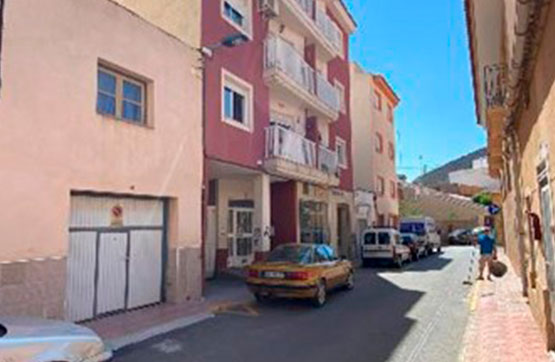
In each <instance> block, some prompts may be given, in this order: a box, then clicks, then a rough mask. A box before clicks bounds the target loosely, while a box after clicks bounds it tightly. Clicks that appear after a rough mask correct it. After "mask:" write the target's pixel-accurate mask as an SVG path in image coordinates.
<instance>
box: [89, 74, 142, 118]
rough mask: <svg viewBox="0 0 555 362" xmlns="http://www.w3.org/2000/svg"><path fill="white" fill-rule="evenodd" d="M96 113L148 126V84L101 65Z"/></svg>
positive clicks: (98, 75)
mask: <svg viewBox="0 0 555 362" xmlns="http://www.w3.org/2000/svg"><path fill="white" fill-rule="evenodd" d="M96 111H97V112H98V113H100V114H102V115H106V116H111V117H114V118H116V119H120V120H124V121H128V122H132V123H136V124H143V125H144V124H146V123H147V122H146V121H147V117H146V83H145V82H144V81H142V80H140V79H137V78H134V77H131V76H128V75H126V74H124V73H122V72H120V71H116V70H114V69H111V68H108V67H106V66H103V65H99V67H98V71H97V96H96Z"/></svg>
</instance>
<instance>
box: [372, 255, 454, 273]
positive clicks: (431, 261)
mask: <svg viewBox="0 0 555 362" xmlns="http://www.w3.org/2000/svg"><path fill="white" fill-rule="evenodd" d="M452 260H453V259H451V258H449V257H447V256H445V254H443V253H439V254H433V255H431V256H428V257H425V258H423V259H420V260H418V261H412V262H410V263H409V264H405V265H404V266H403V267H402V268H398V267H395V266H391V265H388V264H385V263H376V264H373V265H371V266H370V267H367V268H370V269H374V270H376V271H378V272H389V273H402V272H404V271H408V270H410V271H413V272H414V271H430V270H441V269H443V268H445V267H446V266H447V265H448V264H449V263H450V262H451V261H452ZM367 268H365V269H367Z"/></svg>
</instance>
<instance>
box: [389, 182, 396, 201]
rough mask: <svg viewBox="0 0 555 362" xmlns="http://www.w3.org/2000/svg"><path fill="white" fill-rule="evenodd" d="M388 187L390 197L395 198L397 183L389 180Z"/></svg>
mask: <svg viewBox="0 0 555 362" xmlns="http://www.w3.org/2000/svg"><path fill="white" fill-rule="evenodd" d="M389 188H390V194H391V198H392V199H395V198H397V183H396V182H395V181H393V180H391V181H389Z"/></svg>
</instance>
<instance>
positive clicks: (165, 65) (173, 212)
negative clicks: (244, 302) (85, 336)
mask: <svg viewBox="0 0 555 362" xmlns="http://www.w3.org/2000/svg"><path fill="white" fill-rule="evenodd" d="M2 3H3V1H0V4H2ZM136 3H138V2H136ZM194 3H195V2H194V1H190V2H189V7H190V8H194ZM144 4H146V2H144ZM150 4H152V2H150ZM0 9H2V6H0ZM1 13H2V12H1V11H0V14H1ZM196 16H197V18H198V19H197V20H195V18H194V17H191V19H187V24H188V26H190V27H191V28H192V29H195V27H196V28H197V29H198V30H197V31H196V32H195V31H190V32H185V33H184V36H182V37H181V38H178V37H175V36H171V35H169V34H168V30H167V29H164V30H162V29H161V28H159V27H156V26H154V25H153V24H152V23H150V22H147V21H145V20H143V18H141V17H139V16H137V14H135V13H133V12H131V11H130V10H128V9H126V8H124V7H122V6H121V5H119V4H116V3H115V2H113V1H108V0H79V1H74V0H49V1H36V0H17V1H7V2H5V4H4V5H3V27H0V28H1V29H2V30H1V32H0V41H1V54H0V58H1V59H2V62H1V64H0V76H1V82H2V83H1V88H0V149H1V150H2V151H1V152H0V201H1V202H2V203H3V204H4V205H9V207H6V208H4V209H3V210H2V211H1V217H0V228H1V229H2V239H1V240H0V314H25V315H35V316H44V317H54V318H65V319H69V320H75V321H82V320H88V319H93V318H96V317H98V316H102V315H105V314H107V313H112V312H116V311H125V310H128V309H133V308H137V307H141V306H145V305H151V304H157V303H161V302H181V301H185V300H187V299H191V298H198V297H200V294H201V280H202V278H201V273H202V272H201V262H200V260H201V190H202V168H203V166H202V165H203V154H202V123H201V114H202V112H201V94H202V92H201V90H202V79H201V77H200V75H199V74H198V71H197V69H198V66H199V64H198V53H197V52H196V50H194V48H195V43H196V44H197V46H198V44H199V43H200V35H199V34H200V17H199V16H198V12H197V13H196ZM0 19H2V17H1V16H0ZM195 21H196V25H195ZM0 24H1V23H0ZM195 33H196V34H197V37H198V38H199V39H198V40H195V38H194V34H195ZM187 34H188V35H187ZM191 34H193V35H191ZM189 36H190V37H189Z"/></svg>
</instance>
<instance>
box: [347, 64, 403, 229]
mask: <svg viewBox="0 0 555 362" xmlns="http://www.w3.org/2000/svg"><path fill="white" fill-rule="evenodd" d="M351 92H352V94H353V96H352V97H351V112H352V115H353V116H352V128H353V164H354V185H355V189H356V192H355V204H356V206H355V207H356V210H357V231H358V233H360V232H362V231H363V230H364V229H365V228H366V227H368V226H392V227H397V226H398V223H399V195H398V182H397V169H396V164H395V159H396V142H395V117H394V113H395V108H396V107H397V105H398V104H399V101H400V100H399V98H398V96H397V95H396V94H395V91H394V90H393V89H392V87H391V86H390V85H389V83H388V82H387V80H386V79H385V78H384V77H383V76H382V75H379V74H371V73H368V72H366V71H365V70H364V69H362V68H361V67H360V66H359V65H358V64H356V63H352V64H351Z"/></svg>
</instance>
